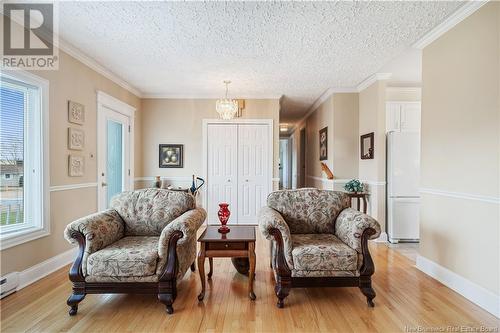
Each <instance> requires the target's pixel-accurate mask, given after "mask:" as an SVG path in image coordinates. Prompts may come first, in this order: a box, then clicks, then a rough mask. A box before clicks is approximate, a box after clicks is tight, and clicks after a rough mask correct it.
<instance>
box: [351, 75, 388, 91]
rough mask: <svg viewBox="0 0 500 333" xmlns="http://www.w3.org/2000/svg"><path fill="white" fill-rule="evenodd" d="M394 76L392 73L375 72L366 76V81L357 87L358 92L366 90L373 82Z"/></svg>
mask: <svg viewBox="0 0 500 333" xmlns="http://www.w3.org/2000/svg"><path fill="white" fill-rule="evenodd" d="M391 76H392V73H375V74H373V75H371V76H369V77H368V78H366V79H365V80H364V81H362V82H361V83H360V84H358V86H357V87H356V90H357V92H361V91H362V90H365V89H366V88H368V87H369V86H371V85H372V84H374V83H375V82H377V81H381V80H389V79H390V78H391Z"/></svg>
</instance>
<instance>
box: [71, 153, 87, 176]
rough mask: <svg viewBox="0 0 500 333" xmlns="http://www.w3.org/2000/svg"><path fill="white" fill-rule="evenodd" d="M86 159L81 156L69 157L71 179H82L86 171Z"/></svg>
mask: <svg viewBox="0 0 500 333" xmlns="http://www.w3.org/2000/svg"><path fill="white" fill-rule="evenodd" d="M84 167H85V158H84V157H83V156H80V155H69V156H68V175H69V176H70V177H82V176H83V174H84V172H85V170H84Z"/></svg>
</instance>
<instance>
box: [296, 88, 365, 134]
mask: <svg viewBox="0 0 500 333" xmlns="http://www.w3.org/2000/svg"><path fill="white" fill-rule="evenodd" d="M357 92H358V90H357V89H356V88H355V87H342V88H328V89H326V90H325V91H324V92H323V93H322V94H321V95H320V96H319V97H318V98H317V99H316V100H315V101H314V103H313V104H312V105H311V106H310V107H309V109H307V112H306V114H305V115H304V116H303V117H302V118H301V119H300V120H299V121H298V122H296V123H295V125H294V126H293V127H292V128H291V129H290V134H292V133H293V132H295V130H296V129H297V126H299V125H300V124H302V123H303V122H304V121H305V120H306V119H307V118H309V116H310V115H311V114H313V113H314V111H316V110H317V109H318V107H319V106H320V105H321V104H323V103H324V102H325V101H326V100H327V99H328V98H330V96H332V95H333V94H348V93H357Z"/></svg>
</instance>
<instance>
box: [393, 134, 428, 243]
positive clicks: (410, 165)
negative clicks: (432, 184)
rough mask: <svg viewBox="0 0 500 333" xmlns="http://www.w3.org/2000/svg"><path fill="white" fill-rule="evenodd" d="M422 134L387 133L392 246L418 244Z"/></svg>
mask: <svg viewBox="0 0 500 333" xmlns="http://www.w3.org/2000/svg"><path fill="white" fill-rule="evenodd" d="M419 183H420V133H415V132H389V133H387V234H388V236H389V241H390V242H391V243H398V242H400V241H401V242H418V239H419V220H420V194H419Z"/></svg>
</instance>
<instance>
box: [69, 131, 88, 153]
mask: <svg viewBox="0 0 500 333" xmlns="http://www.w3.org/2000/svg"><path fill="white" fill-rule="evenodd" d="M83 148H85V133H84V132H83V130H80V129H76V128H72V127H69V128H68V149H72V150H83Z"/></svg>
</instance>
